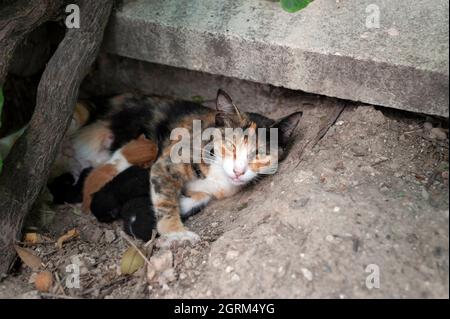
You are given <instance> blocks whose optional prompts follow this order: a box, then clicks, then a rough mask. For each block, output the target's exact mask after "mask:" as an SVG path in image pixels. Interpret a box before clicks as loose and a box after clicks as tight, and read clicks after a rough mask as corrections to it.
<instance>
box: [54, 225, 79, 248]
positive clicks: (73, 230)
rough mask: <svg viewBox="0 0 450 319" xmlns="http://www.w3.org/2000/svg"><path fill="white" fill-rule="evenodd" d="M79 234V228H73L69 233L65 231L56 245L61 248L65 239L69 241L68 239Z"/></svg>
mask: <svg viewBox="0 0 450 319" xmlns="http://www.w3.org/2000/svg"><path fill="white" fill-rule="evenodd" d="M78 235H79V233H78V230H76V229H75V228H74V229H71V230H69V231H68V232H67V233H65V234H64V235H62V236H61V237H59V238H58V240H57V242H56V246H57V247H58V248H59V249H61V248H62V246H63V243H64V242H65V241H68V240H70V239H72V238H75V237H77V236H78Z"/></svg>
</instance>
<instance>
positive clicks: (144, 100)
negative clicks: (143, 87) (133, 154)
mask: <svg viewBox="0 0 450 319" xmlns="http://www.w3.org/2000/svg"><path fill="white" fill-rule="evenodd" d="M109 103H110V106H111V107H112V108H113V110H118V111H113V112H111V113H110V115H109V116H108V117H106V118H104V119H103V121H104V122H103V123H106V124H105V125H106V126H107V129H109V130H111V132H112V135H113V136H114V142H113V145H114V144H115V142H117V143H119V144H120V143H123V140H125V139H129V138H130V136H129V135H130V130H132V131H133V133H132V134H134V135H136V136H137V135H138V134H141V133H144V134H145V135H146V136H147V138H149V139H151V140H153V141H154V142H155V143H157V145H158V150H159V154H158V158H157V160H156V162H155V163H154V164H153V165H152V167H151V171H150V194H151V199H152V203H153V209H154V212H155V215H156V218H157V230H158V232H159V234H160V235H161V240H162V243H165V244H170V243H171V242H172V241H184V240H188V241H191V242H195V241H197V240H198V239H199V236H198V235H197V234H195V233H194V232H191V231H189V230H188V229H187V228H186V227H185V226H184V225H183V223H182V221H181V216H185V215H189V214H191V213H192V211H198V210H199V208H201V207H203V206H205V205H206V204H207V203H208V202H209V201H210V200H212V199H221V198H225V197H228V196H232V195H233V194H235V193H237V192H238V191H239V190H241V189H242V188H243V187H244V186H245V185H246V184H248V183H249V182H252V181H254V180H256V178H257V177H258V176H259V175H260V174H266V173H268V172H273V171H274V170H276V165H277V163H278V160H281V159H282V158H283V157H284V156H285V154H286V150H287V147H288V145H289V141H290V139H291V137H292V134H293V132H294V130H295V128H296V127H297V125H298V123H299V121H300V118H301V116H302V113H301V112H295V113H292V114H290V115H288V116H286V117H283V118H281V119H278V120H272V119H269V118H267V117H265V116H262V115H260V114H256V113H246V112H241V111H239V109H238V108H237V107H236V106H235V105H234V103H233V102H232V100H231V98H230V97H229V95H228V94H227V93H225V92H224V91H222V90H219V91H218V93H217V98H216V109H215V110H214V109H210V108H207V107H204V106H202V105H200V104H197V103H190V102H165V101H164V100H161V99H158V98H152V97H137V96H133V95H121V96H118V97H115V98H113V99H111V100H110V102H109ZM194 120H200V121H201V129H202V130H203V131H204V130H206V129H211V128H214V129H215V130H216V131H218V132H220V133H221V136H222V137H223V136H225V137H226V136H228V135H227V134H226V130H227V129H230V128H231V129H242V131H241V132H245V133H244V134H238V135H234V136H233V138H232V139H230V138H228V139H225V140H224V141H222V139H218V140H217V139H214V140H213V143H212V144H213V146H214V148H213V149H211V148H208V149H206V148H207V147H209V146H211V143H210V142H211V140H209V141H208V140H207V141H204V140H202V141H201V142H200V145H197V146H196V147H194V148H192V145H193V144H194V143H192V141H193V139H194V138H195V136H193V135H194V134H198V133H197V132H195V130H194ZM180 128H181V129H182V130H183V131H184V132H187V133H188V134H189V136H191V140H190V141H191V143H190V144H188V145H189V147H190V152H188V158H184V160H183V161H182V162H179V161H174V160H173V158H174V154H175V153H174V150H175V146H176V147H177V148H178V147H179V145H180V139H176V138H175V139H174V137H177V136H176V134H173V132H175V130H174V129H178V130H179V129H180ZM260 128H265V129H270V128H276V129H277V131H278V137H277V142H278V150H277V152H275V153H274V152H270V153H269V154H267V152H262V151H261V150H262V149H264V150H267V148H268V144H269V143H268V138H265V139H262V138H259V131H260V130H259V129H260ZM171 133H172V134H171ZM174 135H175V136H174ZM178 137H179V136H178ZM251 141H258V142H257V143H251ZM117 143H116V144H117ZM199 149H200V150H201V154H203V153H202V152H205V154H207V155H208V156H207V157H205V158H204V157H201V158H200V161H199V160H198V158H195V159H196V160H194V158H193V156H194V154H195V153H196V152H195V151H196V150H197V151H198V150H199ZM206 159H208V160H206Z"/></svg>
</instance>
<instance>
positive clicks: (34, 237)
mask: <svg viewBox="0 0 450 319" xmlns="http://www.w3.org/2000/svg"><path fill="white" fill-rule="evenodd" d="M23 241H24V242H26V243H30V244H36V243H38V242H40V240H39V234H38V233H26V234H25V236H24V237H23Z"/></svg>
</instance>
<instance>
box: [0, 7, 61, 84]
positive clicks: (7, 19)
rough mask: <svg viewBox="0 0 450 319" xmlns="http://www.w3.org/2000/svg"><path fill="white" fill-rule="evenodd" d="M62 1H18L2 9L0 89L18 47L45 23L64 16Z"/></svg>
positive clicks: (0, 17)
mask: <svg viewBox="0 0 450 319" xmlns="http://www.w3.org/2000/svg"><path fill="white" fill-rule="evenodd" d="M63 5H64V1H62V0H18V1H15V2H13V4H10V5H7V6H6V7H2V8H0V87H1V86H3V83H4V81H5V77H6V74H7V73H8V66H9V63H10V62H11V59H12V56H13V54H14V51H15V49H16V47H17V46H18V45H19V44H20V43H21V42H22V40H23V39H24V38H25V37H26V36H27V35H28V34H29V33H30V32H31V31H33V30H34V29H36V28H37V27H38V26H40V25H41V24H43V23H44V22H46V21H48V20H50V19H53V18H55V17H56V16H58V15H62V14H64V10H63Z"/></svg>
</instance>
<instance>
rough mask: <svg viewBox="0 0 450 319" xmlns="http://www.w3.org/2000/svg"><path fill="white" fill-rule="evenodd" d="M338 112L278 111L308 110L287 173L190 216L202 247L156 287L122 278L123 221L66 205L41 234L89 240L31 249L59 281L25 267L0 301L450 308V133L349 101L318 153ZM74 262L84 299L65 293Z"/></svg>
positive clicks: (178, 256)
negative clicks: (410, 302)
mask: <svg viewBox="0 0 450 319" xmlns="http://www.w3.org/2000/svg"><path fill="white" fill-rule="evenodd" d="M340 103H341V102H339V101H336V100H334V99H327V98H313V97H309V98H308V99H307V100H304V101H303V102H302V103H298V104H297V105H289V106H287V107H286V108H283V109H279V110H278V111H275V112H272V114H269V115H273V116H274V117H276V116H279V115H281V114H285V113H289V112H290V111H292V110H294V109H295V110H299V109H302V110H303V111H304V118H303V121H302V123H301V127H300V130H299V132H300V134H299V136H298V138H297V142H296V143H295V144H294V146H293V148H292V150H291V152H290V154H289V156H288V157H287V159H286V160H285V161H284V162H283V163H282V164H281V165H280V167H279V171H278V172H277V174H275V175H272V176H267V177H266V178H264V179H262V180H261V181H260V182H259V183H257V184H255V185H252V186H251V187H249V188H248V189H246V190H245V191H244V192H242V193H240V194H238V195H236V196H234V197H233V198H229V199H226V200H223V201H217V202H213V203H212V204H210V205H209V206H208V207H207V208H206V209H205V210H203V211H202V212H200V213H199V214H197V215H195V216H192V217H190V219H189V220H188V221H187V225H188V227H189V228H190V229H191V230H193V231H195V232H197V233H198V234H200V236H201V238H202V240H201V242H199V243H198V244H196V245H195V246H194V247H191V246H182V247H173V248H172V249H171V250H165V251H164V250H161V249H159V248H157V247H156V248H155V249H154V250H153V256H154V257H153V260H154V263H158V264H159V266H158V267H159V268H158V267H157V269H156V271H155V274H154V275H153V276H148V274H147V267H143V268H141V269H140V270H138V271H137V272H136V273H134V274H133V275H123V274H121V272H120V263H121V258H122V256H123V254H124V252H125V250H126V249H127V248H128V247H129V246H130V244H129V243H128V242H127V241H126V240H124V238H123V237H122V236H121V235H120V230H121V223H120V222H117V223H114V224H101V223H98V222H97V221H96V220H95V218H94V217H92V216H85V215H82V214H81V213H80V212H79V209H78V208H77V207H73V206H64V207H60V208H58V209H57V210H56V213H54V214H53V215H54V216H53V220H52V222H51V223H50V224H48V225H46V226H45V227H43V228H41V229H40V230H39V231H40V232H42V233H43V234H44V235H46V236H47V237H48V238H50V239H52V240H55V239H56V238H58V237H59V236H60V235H62V234H63V233H65V232H66V231H67V230H70V229H73V228H75V229H77V230H78V231H79V232H80V236H79V237H77V238H74V239H73V240H70V241H68V242H66V243H64V245H63V248H62V249H58V248H57V247H55V244H54V242H52V241H50V242H49V243H46V244H37V245H33V246H32V247H31V248H32V249H33V250H34V252H35V254H36V255H39V256H40V257H41V258H42V260H43V262H44V264H45V265H46V269H47V270H49V271H51V272H52V274H53V276H54V277H55V278H56V276H57V278H58V279H59V280H55V281H54V283H53V285H52V287H51V288H50V290H49V292H48V293H40V292H38V291H37V290H36V289H35V288H34V284H33V280H34V279H33V278H34V275H33V271H32V270H31V269H30V268H28V267H27V266H25V265H22V266H18V267H16V270H15V272H14V273H13V274H11V275H10V276H9V277H7V278H6V279H5V280H3V281H2V282H1V283H0V298H71V297H77V298H448V297H449V292H448V291H449V238H448V237H449V199H448V196H449V187H448V137H447V136H446V135H445V134H442V133H446V132H447V134H448V131H445V130H441V129H439V126H441V125H442V123H440V122H439V121H437V120H435V119H427V118H425V117H420V116H417V117H414V116H411V115H408V114H405V113H398V112H394V111H391V110H383V112H382V111H380V110H377V109H375V108H374V107H372V106H363V105H351V104H349V103H346V105H347V106H346V107H345V109H344V110H343V111H342V113H341V114H340V115H339V117H338V118H337V120H336V121H335V122H334V124H333V125H332V126H331V127H330V128H329V130H328V131H327V132H326V134H325V136H324V137H323V138H322V139H321V140H320V141H318V143H317V144H316V145H314V147H312V146H313V144H314V140H315V138H316V136H317V134H318V133H319V131H320V130H321V128H323V127H326V123H328V122H329V120H330V119H332V118H333V114H334V115H336V114H338V108H337V107H336V105H338V104H340ZM436 128H437V129H436ZM136 244H138V245H139V244H142V243H139V242H137V241H136ZM72 263H76V264H77V265H78V266H79V269H80V280H81V282H80V288H69V287H67V286H66V279H67V278H68V276H69V275H70V273H68V272H67V271H66V266H67V265H69V264H72ZM369 265H370V266H369ZM368 266H369V268H367V267H368ZM374 269H376V271H375V272H374V273H371V272H370V271H369V270H371V271H374ZM153 271H154V269H153V270H152V269H150V272H153ZM377 271H379V277H377V278H379V286H377V287H373V288H372V289H369V288H368V286H367V285H366V279H367V277H368V276H369V275H371V274H372V275H376V273H377ZM147 277H151V278H150V279H149V278H147ZM375 282H376V280H375V281H374V283H375ZM369 287H371V286H369Z"/></svg>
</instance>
